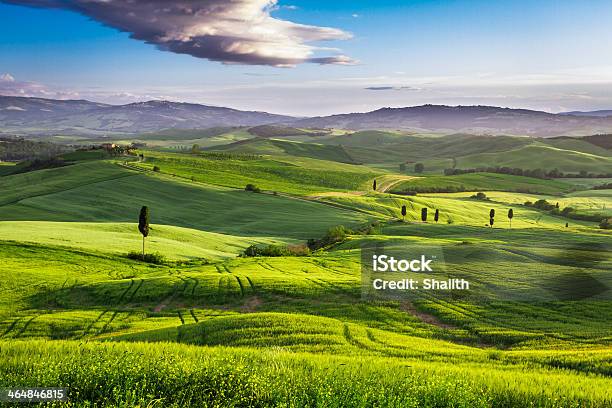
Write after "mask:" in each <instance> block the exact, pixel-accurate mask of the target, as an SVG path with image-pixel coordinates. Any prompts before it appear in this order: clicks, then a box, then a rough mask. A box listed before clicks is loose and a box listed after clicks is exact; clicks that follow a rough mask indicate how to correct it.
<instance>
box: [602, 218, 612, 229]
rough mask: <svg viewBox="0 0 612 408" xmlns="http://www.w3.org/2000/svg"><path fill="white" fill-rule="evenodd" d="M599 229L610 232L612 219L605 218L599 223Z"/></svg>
mask: <svg viewBox="0 0 612 408" xmlns="http://www.w3.org/2000/svg"><path fill="white" fill-rule="evenodd" d="M599 228H601V229H605V230H609V229H612V218H604V219H603V220H601V222H600V223H599Z"/></svg>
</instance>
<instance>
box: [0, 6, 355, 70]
mask: <svg viewBox="0 0 612 408" xmlns="http://www.w3.org/2000/svg"><path fill="white" fill-rule="evenodd" d="M4 2H6V3H12V4H20V5H25V6H34V7H48V8H63V9H68V10H73V11H76V12H79V13H81V14H84V15H86V16H89V17H91V18H93V19H95V20H97V21H100V22H102V23H103V24H106V25H108V26H110V27H114V28H116V29H119V30H121V31H125V32H128V33H130V34H131V37H132V38H134V39H137V40H141V41H145V42H147V43H149V44H154V45H156V46H157V47H158V48H160V49H162V50H166V51H171V52H175V53H179V54H189V55H192V56H194V57H198V58H206V59H209V60H213V61H219V62H223V63H226V64H247V65H270V66H276V67H292V66H295V65H297V64H301V63H305V62H312V63H317V64H339V65H347V64H352V63H354V61H353V60H352V59H350V58H349V57H347V56H345V55H327V56H318V55H316V54H317V53H319V52H320V51H321V50H323V49H322V48H320V47H318V46H315V45H312V43H316V42H319V41H332V40H347V39H349V38H351V37H352V36H351V34H349V33H347V32H345V31H342V30H340V29H337V28H331V27H320V26H313V25H305V24H297V23H293V22H290V21H287V20H281V19H278V18H275V17H273V16H272V15H271V13H272V12H273V11H274V10H275V9H276V8H277V0H231V1H229V0H180V1H163V0H4ZM286 7H287V8H290V6H286Z"/></svg>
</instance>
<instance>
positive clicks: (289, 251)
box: [243, 244, 310, 257]
mask: <svg viewBox="0 0 612 408" xmlns="http://www.w3.org/2000/svg"><path fill="white" fill-rule="evenodd" d="M308 255H310V249H309V248H308V246H306V245H304V244H298V245H288V246H284V245H266V246H258V245H251V246H250V247H248V248H247V249H245V250H244V252H243V256H246V257H257V256H270V257H280V256H308Z"/></svg>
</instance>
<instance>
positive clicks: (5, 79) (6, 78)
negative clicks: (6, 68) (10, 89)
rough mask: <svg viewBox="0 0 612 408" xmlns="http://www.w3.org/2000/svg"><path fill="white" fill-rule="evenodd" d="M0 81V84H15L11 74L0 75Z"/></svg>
mask: <svg viewBox="0 0 612 408" xmlns="http://www.w3.org/2000/svg"><path fill="white" fill-rule="evenodd" d="M0 81H2V82H15V78H14V77H13V76H12V75H11V74H9V73H8V72H7V73H6V74H2V75H0Z"/></svg>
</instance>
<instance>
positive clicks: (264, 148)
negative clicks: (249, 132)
mask: <svg viewBox="0 0 612 408" xmlns="http://www.w3.org/2000/svg"><path fill="white" fill-rule="evenodd" d="M211 150H215V151H223V152H235V153H250V154H266V155H289V156H294V157H310V158H312V159H319V160H329V161H334V162H340V163H349V164H352V163H355V160H354V159H353V158H352V157H351V156H350V155H349V154H348V153H347V152H346V150H345V149H344V148H343V147H342V146H333V145H325V144H319V143H303V142H294V141H287V140H279V139H264V138H255V139H251V140H248V141H242V142H238V143H232V144H229V145H225V146H216V147H213V148H211Z"/></svg>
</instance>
